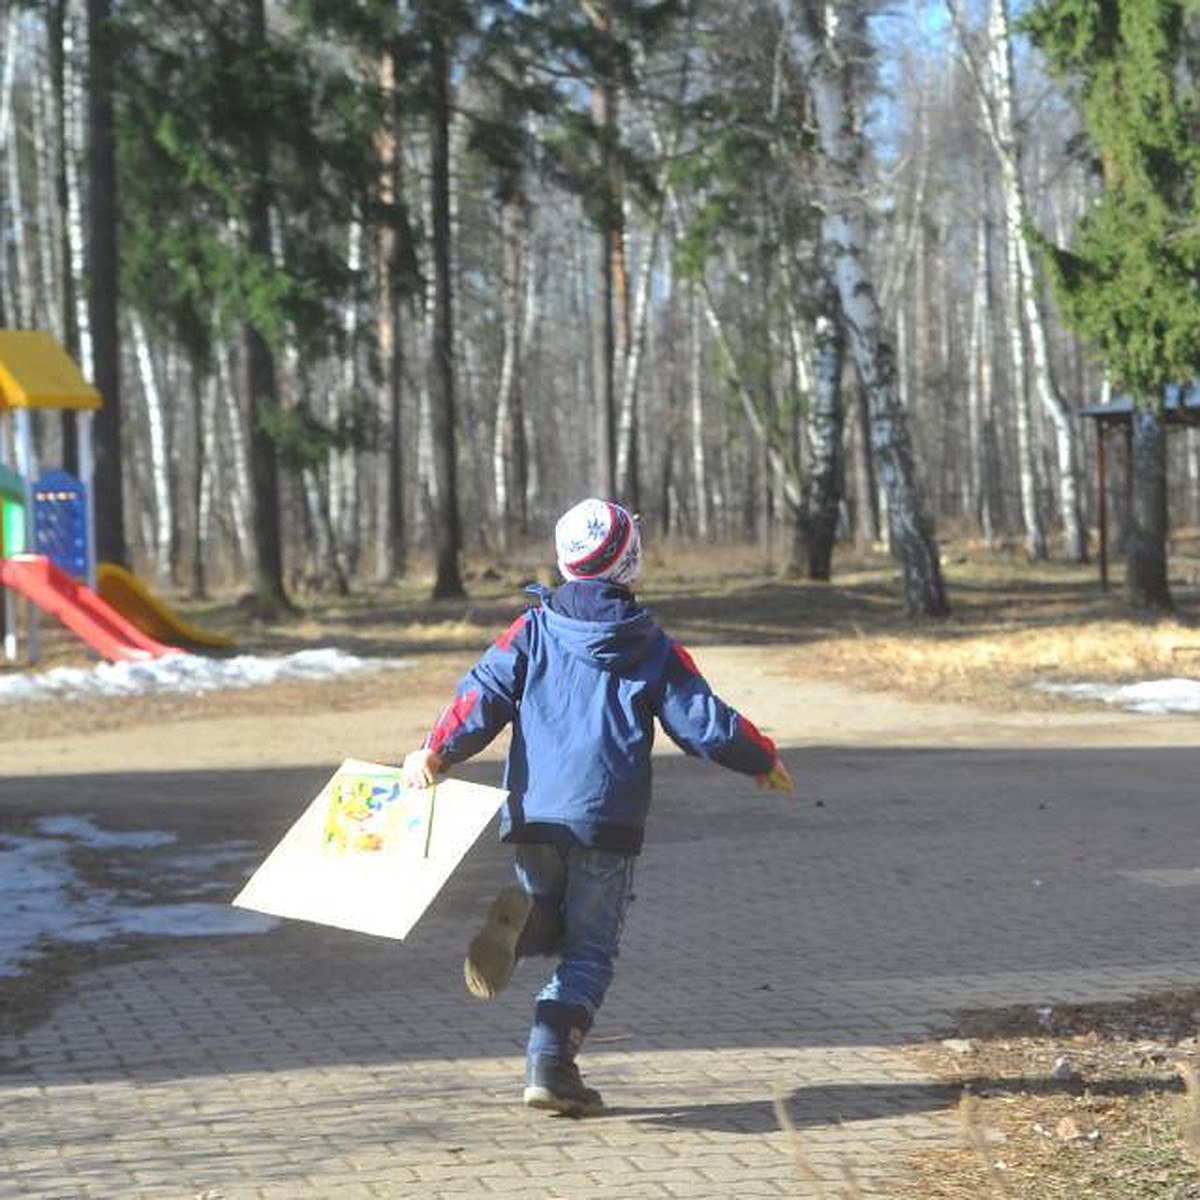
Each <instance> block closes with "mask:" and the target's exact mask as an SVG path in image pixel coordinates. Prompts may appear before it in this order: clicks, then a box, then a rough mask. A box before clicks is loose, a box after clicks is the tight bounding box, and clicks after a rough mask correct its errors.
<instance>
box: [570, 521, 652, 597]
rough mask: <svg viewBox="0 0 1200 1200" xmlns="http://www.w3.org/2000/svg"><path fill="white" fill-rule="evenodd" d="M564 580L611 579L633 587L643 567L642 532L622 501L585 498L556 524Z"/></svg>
mask: <svg viewBox="0 0 1200 1200" xmlns="http://www.w3.org/2000/svg"><path fill="white" fill-rule="evenodd" d="M554 547H555V550H556V551H557V553H558V569H559V571H560V572H561V573H562V576H563V578H564V579H609V580H611V581H612V582H613V583H620V584H624V585H625V586H626V587H628V586H630V585H631V584H632V583H633V582H634V581H635V580H636V579H637V577H638V574H639V573H640V571H641V569H642V535H641V533H640V532H639V531H638V524H637V521H636V520H634V518H633V517H632V516H631V515H630V514H629V513H628V512H627V511H626V510H625V509H623V508H622V507H621V506H620V505H619V504H613V503H612V502H611V501H608V500H581V501H580V502H579V503H578V504H576V505H575V507H574V508H571V509H568V510H567V511H566V512H565V513H564V514H563V515H562V517H560V518H559V522H558V524H557V525H556V526H555V527H554Z"/></svg>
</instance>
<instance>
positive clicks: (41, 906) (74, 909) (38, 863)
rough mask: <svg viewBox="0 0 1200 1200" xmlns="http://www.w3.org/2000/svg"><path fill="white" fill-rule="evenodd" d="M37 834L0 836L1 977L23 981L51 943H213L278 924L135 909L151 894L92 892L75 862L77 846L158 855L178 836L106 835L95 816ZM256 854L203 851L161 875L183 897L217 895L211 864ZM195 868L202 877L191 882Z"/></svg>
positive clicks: (178, 905) (67, 820)
mask: <svg viewBox="0 0 1200 1200" xmlns="http://www.w3.org/2000/svg"><path fill="white" fill-rule="evenodd" d="M34 828H35V830H36V831H37V836H34V837H21V836H16V835H8V834H4V835H0V976H5V975H7V976H13V975H19V974H20V973H21V971H22V970H23V969H24V968H25V967H26V966H28V964H29V963H30V962H31V961H32V960H33V959H34V958H36V957H37V956H38V954H39V953H40V952H41V951H42V949H43V948H44V946H45V943H46V941H47V939H51V940H55V941H59V942H73V943H85V942H100V941H106V940H108V939H111V938H118V937H125V936H129V935H144V936H154V937H211V936H213V935H217V934H242V933H265V932H266V931H267V930H268V929H272V928H274V926H275V925H276V924H277V923H278V922H276V921H275V920H274V919H272V918H271V917H265V916H263V915H262V914H260V913H254V912H248V911H246V910H245V909H237V908H231V907H230V906H229V905H228V903H224V902H222V903H214V904H208V903H204V902H201V901H195V900H184V901H176V902H172V903H169V904H156V903H153V902H150V903H146V904H133V903H129V901H130V900H132V899H134V898H135V897H136V896H137V895H143V896H144V895H146V893H144V892H134V891H132V890H129V891H123V892H120V893H118V892H116V891H112V890H110V889H108V888H98V887H92V886H90V885H88V884H87V883H86V882H85V881H84V880H83V878H82V877H81V876H80V874H79V872H78V871H76V869H75V867H74V866H73V865H72V862H71V852H72V850H73V849H75V848H78V847H83V848H84V849H85V850H105V851H111V850H127V851H135V852H136V851H145V850H154V849H158V848H161V847H163V846H169V845H172V844H173V843H174V842H175V841H177V838H176V835H175V834H173V833H166V832H163V831H161V830H155V829H135V830H130V831H127V832H117V831H113V830H105V829H101V828H100V827H99V826H97V825H96V824H95V822H94V821H93V820H92V819H91V818H90V817H75V816H57V817H42V818H40V819H39V820H37V821H36V822H35V823H34ZM253 855H254V849H253V847H251V846H250V844H249V843H246V842H230V843H228V844H222V845H220V846H211V847H204V848H202V849H199V850H197V851H196V852H195V853H189V854H182V855H174V856H171V857H170V858H168V859H167V860H166V861H165V862H164V863H162V864H160V865H161V866H162V867H163V868H165V870H164V873H163V876H162V877H163V878H164V879H166V880H167V881H169V883H168V886H170V887H171V888H172V889H173V890H174V891H175V893H176V894H177V895H178V894H180V893H183V894H187V893H195V892H197V891H210V890H212V889H213V887H214V885H216V884H217V881H214V880H205V879H204V877H203V876H204V874H205V872H206V871H207V870H208V869H209V868H210V867H211V866H213V865H218V864H221V863H231V862H235V861H247V862H248V861H249V860H251V859H252V857H253ZM181 868H183V869H184V873H183V874H181V873H180V869H181ZM188 868H191V869H192V871H195V872H196V874H195V875H194V876H192V877H191V878H189V877H188V876H189V875H190V874H191V872H190V871H188ZM147 877H148V878H147ZM155 877H156V873H155V872H154V871H153V870H152V869H147V870H146V872H144V873H140V874H139V878H142V879H145V880H146V881H153V880H154V878H155ZM223 890H225V891H229V890H230V889H229V888H228V887H226V888H224V889H223Z"/></svg>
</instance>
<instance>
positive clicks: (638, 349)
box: [617, 175, 666, 508]
mask: <svg viewBox="0 0 1200 1200" xmlns="http://www.w3.org/2000/svg"><path fill="white" fill-rule="evenodd" d="M665 182H666V178H665V175H664V176H663V177H662V178H661V179H660V181H659V186H660V195H661V194H663V193H662V188H663V185H665ZM663 211H664V204H663V202H662V201H661V200H660V202H659V204H658V205H657V208H656V211H655V213H654V216H653V219H652V221H651V226H650V237H649V244H648V245H646V246H644V247H643V248H642V261H641V264H640V266H639V267H638V280H637V287H636V289H635V291H634V309H633V320H632V323H631V325H630V331H629V342H628V346H627V350H626V354H625V369H624V373H623V374H622V377H621V406H620V417H619V420H618V425H617V493H618V494H619V495H621V496H623V497H625V499H626V500H627V501H628V502H629V503H630V504H631V505H633V506H634V508H637V507H639V506H640V504H641V498H640V494H639V493H640V492H641V480H640V478H639V471H638V434H639V431H640V426H641V421H640V419H639V402H640V396H639V392H638V384H639V382H640V379H641V373H642V362H643V359H644V358H645V352H646V335H647V325H648V324H649V313H650V285H651V283H652V282H653V279H654V264H655V261H656V260H657V258H658V244H659V241H660V238H661V235H662V223H663Z"/></svg>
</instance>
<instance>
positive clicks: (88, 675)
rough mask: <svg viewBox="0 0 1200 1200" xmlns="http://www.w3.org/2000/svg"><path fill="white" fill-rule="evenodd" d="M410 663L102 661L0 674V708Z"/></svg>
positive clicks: (296, 657) (312, 654)
mask: <svg viewBox="0 0 1200 1200" xmlns="http://www.w3.org/2000/svg"><path fill="white" fill-rule="evenodd" d="M414 665H415V664H414V663H413V661H412V660H411V659H397V658H360V657H358V655H355V654H347V653H345V652H344V651H342V650H336V649H331V648H327V649H320V650H300V651H297V652H296V653H295V654H285V655H278V656H266V655H254V654H239V655H237V656H236V657H234V658H205V657H203V656H201V655H198V654H168V655H166V656H165V657H163V658H154V659H147V660H146V661H144V662H117V663H109V662H102V663H97V664H96V665H95V666H93V667H54V668H52V669H51V670H49V671H41V672H32V671H26V672H20V673H17V674H13V675H8V674H5V675H3V676H0V704H22V703H28V702H30V701H39V700H94V699H99V698H104V697H124V696H152V695H163V694H166V693H171V692H175V693H187V694H191V695H198V694H200V693H203V692H219V691H227V690H238V689H246V688H255V687H267V686H268V685H270V684H273V683H281V682H291V681H310V680H317V679H332V678H334V677H335V676H339V675H354V674H364V673H366V672H371V671H389V670H403V669H406V668H409V667H412V666H414Z"/></svg>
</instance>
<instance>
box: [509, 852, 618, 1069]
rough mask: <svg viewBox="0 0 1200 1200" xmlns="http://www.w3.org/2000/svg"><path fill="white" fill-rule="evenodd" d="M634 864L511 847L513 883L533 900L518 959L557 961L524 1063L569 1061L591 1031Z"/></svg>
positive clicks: (605, 855)
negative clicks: (538, 1059)
mask: <svg viewBox="0 0 1200 1200" xmlns="http://www.w3.org/2000/svg"><path fill="white" fill-rule="evenodd" d="M633 863H634V857H633V855H631V854H615V853H613V852H612V851H610V850H593V849H589V848H588V847H586V846H573V845H557V844H541V843H536V844H530V845H518V846H517V849H516V862H515V864H514V867H515V870H516V874H517V879H518V880H519V881H520V884H521V887H522V888H524V889H525V891H526V892H527V893H528V894H529V895H530V896H531V897H532V898H533V910H532V911H531V913H530V915H529V920H528V921H527V923H526V926H525V931H524V933H523V934H522V936H521V941H520V944H519V945H518V947H517V952H518V954H520V955H521V956H522V957H525V956H530V955H535V954H557V955H558V958H559V962H558V966H557V967H556V968H555V970H554V973H553V975H551V976H550V979H549V981H548V982H547V983H546V986H545V987H543V988H542V990H541V991H540V992H539V993H538V996H537V999H538V1004H537V1017H536V1019H535V1022H534V1029H533V1032H532V1034H531V1037H530V1056H531V1057H534V1056H537V1055H545V1056H549V1057H563V1058H566V1057H572V1056H573V1051H574V1049H576V1048H577V1047H578V1041H579V1040H581V1038H582V1035H583V1033H586V1032H587V1028H588V1027H589V1026H590V1025H591V1022H592V1018H593V1017H594V1016H595V1013H596V1010H597V1009H598V1008H599V1007H600V1005H601V1003H602V1002H603V1000H604V994H605V992H607V991H608V985H609V984H610V983H612V977H613V965H614V963H615V961H616V958H617V953H618V949H619V946H620V941H621V933H622V930H623V929H624V927H625V912H626V909H627V908H628V907H629V901H630V900H631V899H632V888H633ZM559 1016H561V1017H562V1019H561V1020H559V1019H557V1018H558V1017H559ZM573 1034H576V1035H577V1036H573V1037H572V1035H573ZM568 1040H572V1041H573V1043H574V1044H573V1045H570V1046H569V1045H568V1044H567V1041H568Z"/></svg>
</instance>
